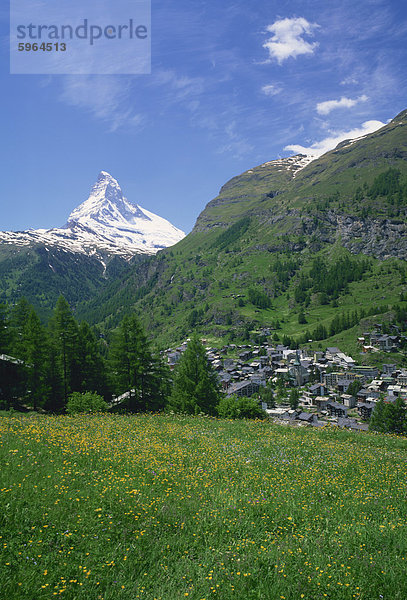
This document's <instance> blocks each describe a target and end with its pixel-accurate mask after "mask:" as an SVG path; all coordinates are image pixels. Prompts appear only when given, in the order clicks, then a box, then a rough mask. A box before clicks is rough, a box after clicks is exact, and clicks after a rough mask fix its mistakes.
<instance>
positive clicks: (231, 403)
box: [218, 395, 265, 419]
mask: <svg viewBox="0 0 407 600" xmlns="http://www.w3.org/2000/svg"><path fill="white" fill-rule="evenodd" d="M218 415H219V416H220V417H223V418H224V419H261V418H263V417H264V416H265V413H264V411H263V410H262V409H261V408H260V406H259V403H258V401H257V400H255V399H254V398H246V397H241V398H239V397H237V396H235V395H233V396H230V397H229V398H227V397H226V396H225V397H223V398H222V399H221V400H220V402H219V404H218Z"/></svg>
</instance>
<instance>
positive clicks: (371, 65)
mask: <svg viewBox="0 0 407 600" xmlns="http://www.w3.org/2000/svg"><path fill="white" fill-rule="evenodd" d="M95 1H96V0H95ZM0 19H1V33H2V35H1V40H0V43H1V63H0V78H1V82H0V83H1V90H2V93H1V96H0V103H1V111H0V115H1V156H0V159H1V167H2V175H1V190H0V193H1V219H0V229H1V230H22V229H26V228H29V227H33V228H38V227H53V226H60V225H62V224H63V223H65V221H66V218H67V216H68V214H69V213H70V212H71V210H72V209H73V208H75V206H77V205H78V204H79V203H80V202H82V201H83V200H85V199H86V198H87V195H88V193H89V190H90V187H91V186H92V184H93V183H94V181H95V180H96V177H97V175H98V173H99V171H101V170H105V171H108V172H110V173H111V174H112V175H113V176H114V177H115V178H116V179H118V181H119V183H120V184H121V186H122V188H123V191H124V192H125V195H126V196H127V197H128V198H129V200H131V201H133V202H135V203H139V204H140V205H141V206H144V207H145V208H147V209H149V210H151V211H153V212H156V213H158V214H159V215H161V216H163V217H165V218H167V219H169V220H170V221H172V222H173V223H174V224H175V225H177V226H178V227H180V228H182V229H184V231H186V232H188V231H190V230H191V229H192V227H193V225H194V222H195V219H196V217H197V216H198V214H199V213H200V211H201V210H202V209H203V208H204V207H205V205H206V203H207V202H208V201H209V200H211V199H212V198H213V197H215V196H216V195H217V193H218V191H219V188H220V187H221V186H222V185H223V184H224V183H225V182H226V181H227V180H228V179H230V178H231V177H233V176H235V175H237V174H239V173H241V172H242V171H245V170H246V169H249V168H251V167H253V166H255V165H257V164H261V163H263V162H266V161H269V160H272V159H275V158H279V157H281V156H288V155H290V154H293V153H296V152H298V151H303V152H313V153H321V152H323V151H324V150H328V149H329V148H330V147H332V145H335V144H336V143H337V142H338V141H340V139H344V138H345V137H351V136H352V137H356V136H358V135H361V134H362V133H363V132H368V131H371V130H373V129H375V128H377V127H378V126H379V125H380V124H381V123H383V124H384V123H386V122H387V121H388V120H389V119H391V118H393V117H394V116H395V115H396V114H397V113H399V112H400V111H401V110H403V109H405V108H407V94H406V91H407V89H406V88H407V81H406V79H407V75H406V73H407V69H406V67H405V65H406V64H407V43H406V42H407V40H406V38H407V18H406V16H405V3H404V1H403V0H399V1H396V0H358V1H357V2H355V1H354V0H352V1H350V0H343V1H341V0H338V1H337V2H335V3H332V2H329V3H327V2H326V1H321V0H306V1H296V0H287V1H285V2H281V1H280V2H277V1H275V0H235V1H234V0H222V2H219V0H199V1H198V0H177V1H176V2H174V0H159V1H158V0H153V2H152V30H151V40H152V72H151V75H134V76H125V75H106V76H103V75H98V76H88V75H78V76H73V75H72V76H69V75H53V76H47V75H10V74H9V51H8V33H9V30H8V7H7V6H3V7H2V9H1V12H0Z"/></svg>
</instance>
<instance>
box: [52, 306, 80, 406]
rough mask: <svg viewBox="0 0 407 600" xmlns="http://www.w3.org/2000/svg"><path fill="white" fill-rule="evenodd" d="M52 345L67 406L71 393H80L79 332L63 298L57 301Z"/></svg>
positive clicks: (53, 318)
mask: <svg viewBox="0 0 407 600" xmlns="http://www.w3.org/2000/svg"><path fill="white" fill-rule="evenodd" d="M50 335H51V343H52V346H53V347H54V351H55V353H56V358H57V364H58V365H59V368H60V373H61V377H62V387H63V397H64V403H65V404H66V401H67V398H68V395H69V394H70V393H71V392H77V391H80V364H79V357H78V343H79V330H78V325H77V323H76V321H75V319H74V317H73V315H72V311H71V308H70V306H69V304H68V302H67V301H66V300H65V298H64V297H63V296H60V297H59V298H58V300H57V303H56V306H55V310H54V314H53V317H52V319H51V322H50Z"/></svg>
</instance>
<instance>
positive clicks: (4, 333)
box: [0, 304, 9, 354]
mask: <svg viewBox="0 0 407 600" xmlns="http://www.w3.org/2000/svg"><path fill="white" fill-rule="evenodd" d="M8 349H9V334H8V319H7V308H6V306H5V305H4V304H0V354H7V352H8Z"/></svg>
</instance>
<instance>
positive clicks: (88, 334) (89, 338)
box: [78, 321, 108, 395]
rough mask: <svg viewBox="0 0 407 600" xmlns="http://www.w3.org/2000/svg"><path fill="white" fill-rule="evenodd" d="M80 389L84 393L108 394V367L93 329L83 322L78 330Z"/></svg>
mask: <svg viewBox="0 0 407 600" xmlns="http://www.w3.org/2000/svg"><path fill="white" fill-rule="evenodd" d="M78 342H79V344H78V356H79V366H80V388H81V391H82V392H98V393H99V394H101V395H105V394H107V392H108V390H107V388H108V386H107V377H106V367H105V364H104V360H103V358H102V355H101V352H100V350H99V346H98V342H97V339H96V337H95V334H94V333H93V331H92V329H91V327H90V326H89V324H88V323H86V321H83V322H82V323H81V324H80V326H79V330H78Z"/></svg>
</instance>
